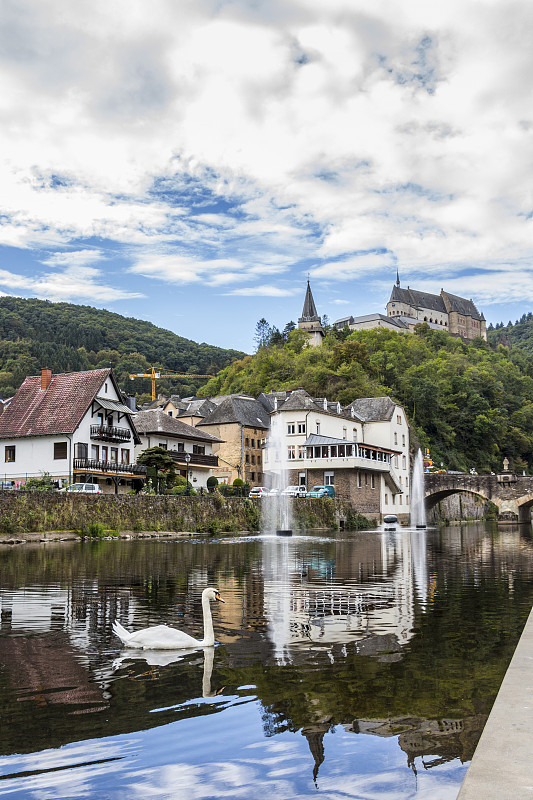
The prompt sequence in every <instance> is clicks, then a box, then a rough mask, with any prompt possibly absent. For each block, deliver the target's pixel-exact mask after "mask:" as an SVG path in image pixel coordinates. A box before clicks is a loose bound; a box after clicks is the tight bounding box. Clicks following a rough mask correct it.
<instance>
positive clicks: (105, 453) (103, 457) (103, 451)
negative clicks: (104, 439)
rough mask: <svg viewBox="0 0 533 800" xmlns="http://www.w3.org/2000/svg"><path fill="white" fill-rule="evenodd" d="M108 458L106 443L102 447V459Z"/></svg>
mask: <svg viewBox="0 0 533 800" xmlns="http://www.w3.org/2000/svg"><path fill="white" fill-rule="evenodd" d="M108 458H109V451H108V448H107V445H104V446H103V447H102V461H107V459H108Z"/></svg>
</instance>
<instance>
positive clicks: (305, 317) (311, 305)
mask: <svg viewBox="0 0 533 800" xmlns="http://www.w3.org/2000/svg"><path fill="white" fill-rule="evenodd" d="M298 322H320V317H319V316H318V314H317V311H316V306H315V301H314V300H313V293H312V292H311V286H310V285H309V280H308V281H307V291H306V293H305V300H304V307H303V311H302V316H301V317H300V319H299V320H298Z"/></svg>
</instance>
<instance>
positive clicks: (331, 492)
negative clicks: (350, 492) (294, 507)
mask: <svg viewBox="0 0 533 800" xmlns="http://www.w3.org/2000/svg"><path fill="white" fill-rule="evenodd" d="M306 497H335V489H334V487H333V486H325V485H324V484H320V485H319V486H313V488H312V489H311V491H310V492H307V494H306Z"/></svg>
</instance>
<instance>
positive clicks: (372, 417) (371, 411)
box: [348, 397, 397, 422]
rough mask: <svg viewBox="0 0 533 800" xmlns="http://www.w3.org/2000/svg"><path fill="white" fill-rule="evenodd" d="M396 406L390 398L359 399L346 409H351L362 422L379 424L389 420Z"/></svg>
mask: <svg viewBox="0 0 533 800" xmlns="http://www.w3.org/2000/svg"><path fill="white" fill-rule="evenodd" d="M396 405H397V404H396V403H395V402H394V400H391V398H390V397H360V398H358V399H357V400H354V401H353V403H350V405H349V406H348V409H350V408H353V409H354V411H355V413H356V414H357V415H358V416H359V417H361V418H362V419H363V421H364V422H379V421H382V420H391V419H392V415H393V414H394V409H395V407H396Z"/></svg>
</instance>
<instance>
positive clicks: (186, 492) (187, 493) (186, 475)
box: [185, 453, 191, 495]
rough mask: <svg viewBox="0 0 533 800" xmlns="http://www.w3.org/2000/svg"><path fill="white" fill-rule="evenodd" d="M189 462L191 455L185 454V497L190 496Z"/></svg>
mask: <svg viewBox="0 0 533 800" xmlns="http://www.w3.org/2000/svg"><path fill="white" fill-rule="evenodd" d="M190 461H191V454H190V453H185V463H186V464H187V469H186V473H185V480H186V481H187V485H186V487H185V494H186V495H189V494H190V489H189V463H190Z"/></svg>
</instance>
